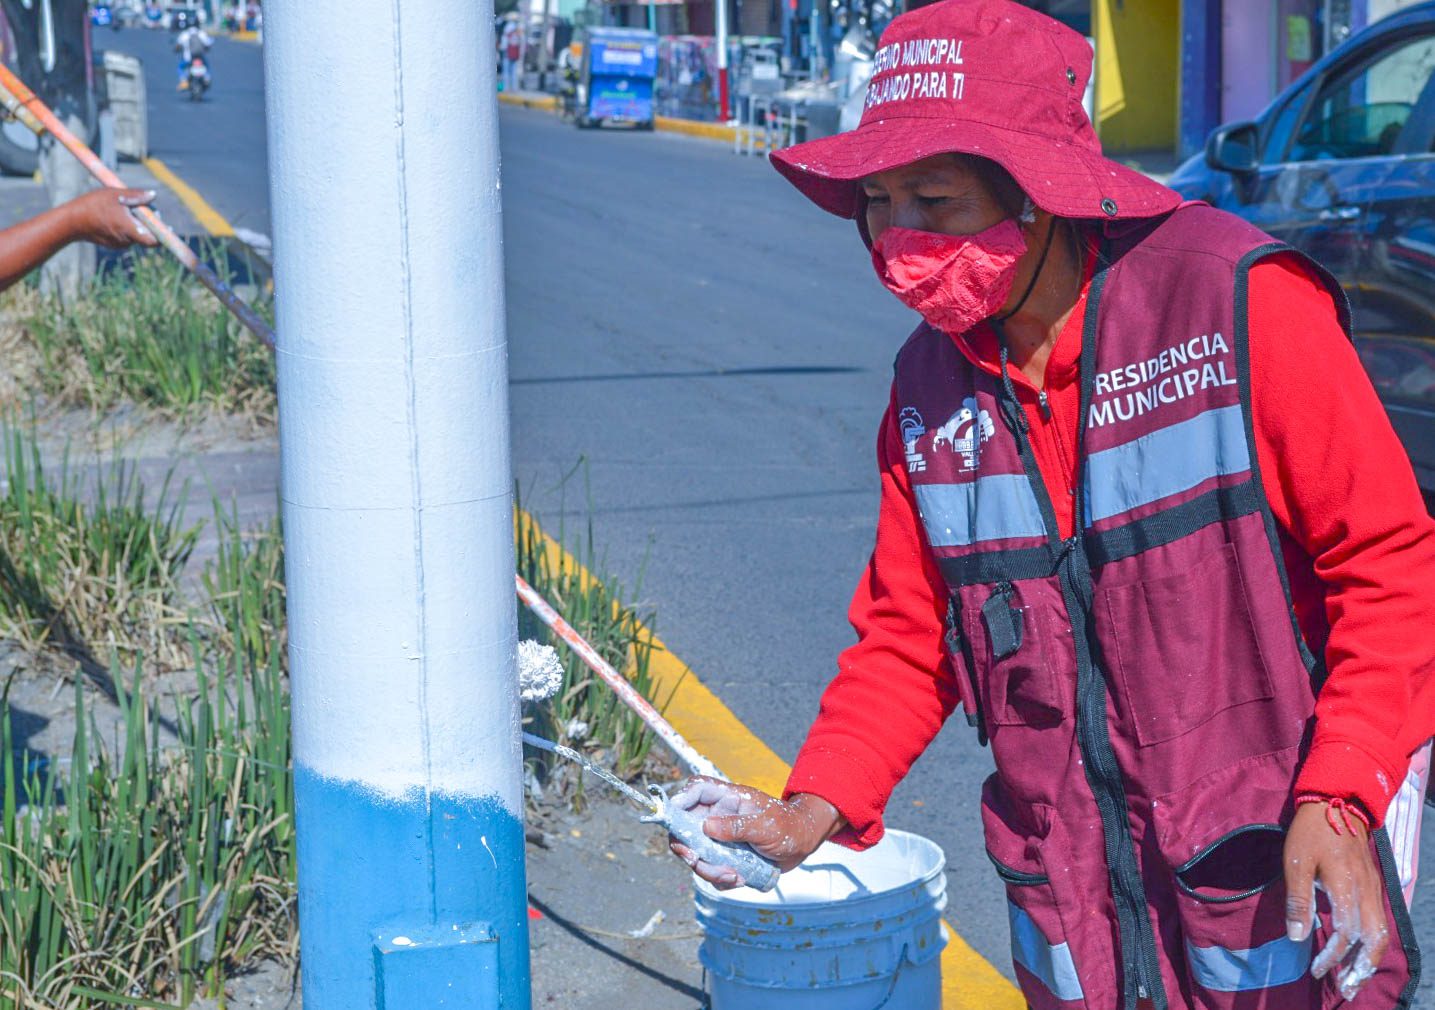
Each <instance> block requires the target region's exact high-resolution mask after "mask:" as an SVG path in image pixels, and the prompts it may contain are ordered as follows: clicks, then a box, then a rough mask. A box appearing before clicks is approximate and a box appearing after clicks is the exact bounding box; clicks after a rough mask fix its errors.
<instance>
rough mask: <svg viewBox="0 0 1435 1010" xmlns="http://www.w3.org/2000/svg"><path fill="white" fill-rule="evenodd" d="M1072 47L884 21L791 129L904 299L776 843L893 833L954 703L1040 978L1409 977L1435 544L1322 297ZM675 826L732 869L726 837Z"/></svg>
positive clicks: (927, 15)
mask: <svg viewBox="0 0 1435 1010" xmlns="http://www.w3.org/2000/svg"><path fill="white" fill-rule="evenodd" d="M1090 66H1091V50H1090V48H1089V46H1088V45H1087V43H1086V42H1085V40H1083V39H1082V38H1081V37H1080V36H1078V35H1077V34H1075V33H1073V32H1071V31H1069V30H1067V29H1065V28H1064V27H1062V26H1061V25H1059V24H1057V23H1056V22H1055V21H1052V20H1050V19H1048V18H1046V17H1045V16H1043V15H1040V14H1037V13H1035V12H1033V11H1031V10H1030V9H1028V8H1025V7H1022V6H1020V5H1018V4H1016V3H1012V2H1008V0H946V2H943V3H938V4H934V5H932V6H928V7H924V8H921V9H918V10H916V11H913V12H912V13H909V14H906V15H904V16H902V17H900V18H898V19H896V20H895V21H894V22H893V23H892V24H891V26H890V27H889V28H888V30H887V31H886V33H885V34H884V35H883V37H882V40H881V44H880V48H879V49H878V51H877V54H876V58H875V73H874V75H873V77H872V81H871V84H870V87H869V89H868V94H867V105H866V111H865V113H864V115H863V117H862V121H861V125H860V126H859V127H858V129H856V130H855V131H852V132H850V133H847V134H843V135H840V136H836V137H830V138H826V139H822V140H816V141H813V142H810V143H806V144H802V145H799V146H797V147H793V148H790V149H788V150H785V151H780V152H777V153H775V154H774V155H773V161H774V163H775V165H776V167H777V168H778V170H779V171H780V172H782V174H783V175H784V176H786V177H787V178H788V179H789V180H790V181H791V182H792V183H793V184H794V185H795V186H797V188H798V189H800V190H801V191H802V192H803V193H804V194H805V195H806V196H808V197H809V198H810V199H811V200H812V201H813V202H815V203H816V204H817V205H818V206H819V207H821V208H823V209H824V210H827V211H829V212H831V213H833V214H836V215H838V216H841V217H848V218H854V219H855V220H856V222H857V228H858V232H859V233H860V235H861V236H862V239H863V241H864V242H865V243H866V244H867V245H868V246H869V247H870V249H871V254H872V262H873V265H874V267H875V268H876V272H877V275H878V277H879V278H880V279H881V281H882V283H883V284H884V285H885V286H886V287H887V288H888V289H889V290H890V291H891V292H892V293H893V294H895V295H896V296H897V297H898V298H900V299H901V300H902V301H903V302H905V303H906V304H907V305H909V306H911V307H912V308H913V309H915V310H916V311H917V312H919V313H920V314H921V316H922V320H923V321H922V324H921V325H920V326H918V327H917V329H916V331H915V332H914V333H913V334H912V335H911V337H910V338H908V340H907V342H906V343H905V344H904V345H903V346H902V348H901V350H900V351H899V352H898V354H897V358H896V363H895V377H894V382H893V387H892V397H891V401H890V404H889V406H888V409H887V413H886V416H885V417H884V419H883V421H882V427H881V433H880V438H879V445H878V461H879V466H880V471H881V510H880V516H879V520H878V526H877V537H876V546H875V550H874V552H873V555H872V559H871V562H870V564H869V567H868V569H867V571H866V573H865V574H864V575H863V577H862V579H861V581H860V583H859V584H858V588H857V591H856V595H855V598H854V600H853V603H852V609H851V618H852V622H853V624H854V626H855V628H856V630H857V632H858V638H859V640H858V642H857V644H856V645H854V646H852V647H851V648H850V649H848V650H847V651H846V652H845V653H844V654H843V655H842V657H841V659H840V662H839V673H838V675H837V677H836V678H835V679H834V680H833V682H832V684H831V685H830V686H829V687H828V689H827V691H826V693H825V694H824V696H823V699H822V706H821V712H820V714H819V716H818V718H817V721H816V723H815V725H814V726H813V727H812V729H811V731H810V733H809V735H808V737H807V740H806V742H805V744H804V745H803V747H802V749H801V751H800V753H799V755H798V757H797V760H796V763H795V766H794V768H793V771H792V775H791V778H790V780H789V782H788V784H787V788H786V792H785V795H784V797H783V798H782V799H780V800H779V799H776V798H773V797H769V796H765V795H764V794H762V793H760V792H758V791H757V790H754V789H751V788H747V787H730V786H725V785H722V784H719V783H715V782H710V781H705V780H695V781H694V782H693V783H691V784H690V785H689V786H688V787H686V788H685V790H684V791H683V793H682V794H681V795H682V802H684V803H685V804H686V805H687V806H689V807H692V808H697V809H699V810H700V811H703V812H706V813H707V814H708V815H709V816H708V818H707V820H706V822H705V829H706V830H707V831H708V833H709V834H711V835H712V836H713V837H715V838H718V839H722V840H738V841H743V842H746V843H748V844H750V845H751V846H753V847H754V848H755V849H757V850H758V851H759V852H761V853H762V854H764V855H766V856H768V857H769V858H770V859H772V860H773V861H775V862H777V863H778V864H779V865H780V866H781V867H782V868H783V869H790V868H792V867H794V866H796V865H797V864H798V863H800V862H801V861H802V860H803V859H804V858H805V857H807V856H808V855H809V854H810V853H812V852H813V851H814V850H815V849H816V848H817V846H818V845H819V844H820V843H822V842H823V841H824V840H826V839H829V838H831V839H833V840H834V841H837V842H839V843H841V844H844V845H849V846H852V847H855V848H862V847H865V846H870V845H872V844H874V843H875V842H876V841H878V839H880V838H881V837H882V832H883V826H882V812H883V808H884V806H885V804H886V802H887V799H888V797H889V796H890V794H891V792H892V790H893V788H894V787H895V785H896V783H897V782H898V780H899V779H901V778H902V776H903V775H904V774H905V773H906V772H907V770H908V769H909V768H910V766H911V764H912V762H913V761H914V760H915V759H916V758H917V756H918V755H919V754H920V753H921V751H922V750H923V749H924V748H925V746H926V745H927V744H928V743H929V742H930V741H931V740H932V738H933V737H934V736H935V735H936V733H937V731H938V730H939V729H940V727H941V726H942V724H943V721H944V720H945V719H946V718H947V716H948V715H949V714H950V713H951V712H952V711H954V710H955V708H956V706H957V705H958V704H959V703H960V704H961V706H962V708H963V709H964V710H965V712H966V714H967V718H968V720H969V721H970V722H971V723H972V724H973V725H974V726H975V727H976V730H977V732H978V733H979V734H980V735H981V737H982V739H983V740H984V741H989V742H990V745H991V750H992V756H993V758H994V759H995V763H996V773H995V774H994V775H992V776H991V777H990V778H989V779H988V780H987V783H986V785H985V787H984V789H983V795H982V820H983V829H984V832H985V841H986V846H987V849H988V851H989V852H990V854H991V856H992V859H993V862H994V863H995V864H996V866H997V869H998V873H999V875H1000V876H1001V877H1002V878H1003V880H1004V881H1005V882H1006V885H1007V896H1008V899H1009V901H1010V904H1011V914H1012V923H1013V934H1014V942H1013V956H1014V961H1015V972H1016V976H1017V978H1018V980H1019V981H1020V983H1021V987H1022V990H1023V992H1024V995H1025V997H1026V999H1027V1001H1028V1002H1029V1003H1030V1004H1031V1006H1033V1007H1035V1008H1038V1010H1043V1008H1050V1007H1091V1008H1102V1010H1104V1008H1110V1007H1122V1008H1125V1010H1136V1008H1146V1007H1151V1008H1156V1010H1164V1008H1167V1007H1203V1008H1204V1007H1211V1008H1235V1007H1240V1008H1250V1010H1256V1008H1280V1010H1284V1008H1310V1007H1332V1006H1335V1005H1340V1004H1342V1003H1343V1001H1346V1000H1350V1001H1351V1003H1350V1005H1352V1006H1356V1007H1369V1008H1387V1007H1391V1006H1397V1005H1399V1006H1405V1005H1408V1001H1409V999H1410V996H1411V994H1412V993H1413V991H1414V989H1415V985H1416V982H1417V978H1416V975H1417V973H1418V963H1419V960H1418V951H1417V949H1416V943H1415V937H1414V935H1413V934H1412V931H1411V927H1410V919H1409V916H1408V914H1407V909H1406V902H1405V899H1404V897H1403V896H1402V890H1401V888H1402V877H1403V878H1404V882H1405V883H1409V881H1410V879H1411V878H1412V877H1413V855H1414V852H1413V848H1414V841H1415V839H1414V838H1413V837H1412V835H1413V833H1414V832H1413V831H1412V830H1409V829H1406V830H1401V831H1399V832H1397V833H1396V837H1392V836H1391V834H1392V833H1391V832H1388V831H1387V830H1385V828H1384V827H1383V826H1384V825H1392V824H1395V823H1396V822H1397V820H1398V822H1399V823H1400V824H1402V825H1409V824H1411V823H1412V822H1414V820H1415V818H1416V817H1417V815H1418V811H1419V805H1420V799H1421V795H1420V794H1421V792H1422V791H1423V789H1422V782H1421V780H1420V773H1419V768H1418V767H1417V768H1416V770H1415V771H1414V772H1412V771H1411V764H1412V755H1414V756H1415V757H1416V758H1417V760H1419V761H1421V762H1423V761H1424V760H1425V759H1426V756H1427V755H1428V750H1427V749H1426V748H1425V744H1426V741H1428V740H1429V739H1430V737H1431V735H1432V732H1435V682H1433V681H1432V673H1435V635H1432V633H1431V628H1432V627H1435V578H1432V576H1435V535H1432V522H1431V519H1430V518H1429V516H1427V515H1426V513H1425V511H1424V508H1423V505H1422V501H1421V497H1420V493H1419V490H1418V489H1417V487H1416V484H1415V480H1414V478H1413V476H1412V473H1411V470H1410V467H1409V465H1408V463H1407V461H1406V457H1405V454H1404V452H1403V451H1402V448H1401V446H1400V443H1399V442H1398V441H1397V439H1396V437H1395V435H1394V433H1393V432H1392V430H1391V428H1390V425H1389V423H1388V421H1387V420H1386V417H1385V414H1384V412H1383V410H1382V408H1381V406H1380V403H1379V402H1378V401H1377V399H1376V397H1375V395H1374V392H1373V391H1372V389H1371V386H1370V385H1369V383H1368V381H1367V380H1366V378H1365V377H1364V373H1363V372H1362V369H1361V367H1360V363H1359V361H1358V360H1357V358H1356V355H1355V352H1354V350H1353V349H1352V346H1351V343H1350V339H1349V333H1348V330H1349V316H1348V313H1347V309H1346V304H1345V300H1344V298H1343V297H1342V294H1341V292H1340V289H1339V288H1338V287H1337V286H1336V284H1335V283H1334V282H1333V281H1332V280H1331V278H1330V277H1329V275H1327V274H1326V273H1325V272H1324V271H1323V270H1322V269H1321V268H1320V267H1318V266H1317V265H1316V264H1314V263H1312V262H1310V261H1309V260H1307V259H1305V258H1304V257H1302V256H1300V255H1298V254H1296V253H1294V252H1291V251H1289V250H1287V249H1285V248H1283V247H1282V246H1280V245H1279V244H1277V243H1275V242H1273V241H1272V240H1271V239H1270V238H1269V237H1268V236H1266V235H1264V234H1262V233H1260V232H1259V231H1257V230H1256V229H1255V228H1253V227H1251V226H1250V225H1248V224H1246V223H1244V222H1242V221H1240V220H1239V219H1237V218H1235V217H1232V216H1230V215H1227V214H1225V213H1222V212H1219V211H1216V210H1213V209H1211V208H1210V207H1207V206H1204V205H1194V204H1192V205H1186V204H1182V202H1181V200H1180V198H1179V197H1178V196H1177V194H1175V193H1174V192H1172V191H1170V190H1168V189H1166V188H1165V187H1163V186H1160V185H1158V184H1157V183H1155V182H1153V181H1151V180H1149V179H1147V178H1145V177H1143V176H1141V175H1139V174H1137V173H1135V172H1132V171H1129V170H1127V169H1125V168H1123V167H1122V166H1120V165H1118V164H1116V163H1114V162H1111V161H1108V160H1106V159H1105V158H1103V157H1102V155H1101V150H1100V145H1099V143H1098V141H1097V139H1096V137H1095V135H1094V133H1093V131H1092V127H1091V124H1090V122H1089V121H1088V119H1087V117H1086V115H1085V113H1084V111H1083V109H1082V104H1081V100H1082V93H1083V90H1084V88H1085V86H1086V81H1087V78H1088V76H1089V73H1090ZM674 850H675V851H676V852H677V854H678V855H679V856H680V857H682V858H684V859H685V860H687V861H688V862H689V864H690V865H692V866H693V867H694V869H695V870H696V871H697V872H698V873H699V874H700V875H701V876H703V877H705V878H706V879H708V880H709V881H711V882H713V883H715V884H716V885H718V886H720V887H729V886H735V885H737V884H738V883H740V878H738V877H737V875H736V874H735V873H734V872H733V871H732V870H731V869H729V868H724V867H720V866H713V865H709V864H707V863H705V862H700V861H698V860H696V859H695V857H694V855H693V853H692V852H691V850H689V849H687V848H685V847H683V846H682V845H681V844H678V843H676V842H674Z"/></svg>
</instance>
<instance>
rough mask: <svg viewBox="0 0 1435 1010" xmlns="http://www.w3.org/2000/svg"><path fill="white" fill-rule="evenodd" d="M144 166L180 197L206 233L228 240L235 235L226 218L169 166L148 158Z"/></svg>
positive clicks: (180, 200) (156, 159)
mask: <svg viewBox="0 0 1435 1010" xmlns="http://www.w3.org/2000/svg"><path fill="white" fill-rule="evenodd" d="M144 166H145V168H147V169H149V170H150V173H151V174H152V175H154V177H155V178H156V179H158V180H159V181H160V182H162V183H164V184H165V185H166V186H167V187H169V189H170V191H171V192H173V193H174V195H175V196H177V197H179V202H180V203H182V204H184V206H185V209H186V210H188V211H189V212H190V214H192V215H193V216H194V219H195V220H196V221H198V222H199V223H200V226H201V227H203V228H204V230H205V231H207V232H209V234H211V235H213V236H214V237H215V238H227V237H229V236H232V235H233V234H234V228H233V227H231V225H230V224H229V222H228V221H226V220H225V219H224V216H223V215H221V214H220V213H219V211H217V210H215V209H214V208H213V207H211V206H210V205H209V203H208V201H206V200H205V199H204V197H202V196H200V195H199V193H197V192H196V191H195V190H194V188H193V187H191V186H190V185H189V183H187V182H185V181H184V180H183V179H181V178H180V177H179V176H177V175H175V174H174V173H173V172H171V171H170V169H169V166H168V165H166V164H165V163H164V162H162V161H160V160H159V159H158V158H146V159H145V161H144Z"/></svg>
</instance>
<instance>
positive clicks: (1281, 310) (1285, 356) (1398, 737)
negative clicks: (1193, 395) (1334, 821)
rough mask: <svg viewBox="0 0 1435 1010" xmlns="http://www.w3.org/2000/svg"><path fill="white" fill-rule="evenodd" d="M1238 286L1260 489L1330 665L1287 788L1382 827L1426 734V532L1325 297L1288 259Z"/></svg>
mask: <svg viewBox="0 0 1435 1010" xmlns="http://www.w3.org/2000/svg"><path fill="white" fill-rule="evenodd" d="M1250 293H1251V298H1250V316H1249V322H1250V348H1251V395H1252V421H1253V426H1254V429H1255V438H1256V453H1257V458H1258V459H1259V461H1260V465H1261V475H1262V482H1263V484H1264V487H1265V492H1266V497H1267V499H1268V500H1269V501H1270V503H1271V509H1272V511H1273V513H1274V515H1275V518H1276V521H1277V524H1278V525H1279V527H1280V529H1281V531H1282V541H1283V543H1282V547H1283V551H1284V553H1285V556H1286V557H1285V560H1286V568H1287V571H1288V572H1289V573H1290V575H1291V581H1292V590H1293V596H1294V597H1295V600H1296V616H1297V618H1298V620H1299V622H1300V624H1301V626H1302V628H1303V629H1304V630H1305V632H1306V638H1307V641H1308V642H1309V643H1310V645H1311V648H1312V649H1313V650H1314V651H1315V652H1316V654H1317V655H1320V654H1321V650H1322V647H1323V649H1324V656H1325V661H1326V665H1327V668H1328V671H1329V675H1328V679H1327V680H1326V682H1325V686H1324V688H1323V689H1322V690H1321V693H1320V697H1319V698H1318V699H1317V702H1316V725H1315V735H1314V739H1313V741H1312V744H1311V750H1310V753H1309V755H1308V757H1307V759H1306V762H1305V765H1304V767H1303V768H1302V770H1301V774H1300V777H1299V779H1298V781H1297V783H1296V790H1297V792H1299V793H1314V794H1319V795H1323V796H1329V797H1332V798H1336V797H1338V798H1341V799H1347V800H1357V801H1359V802H1360V804H1361V805H1362V806H1363V807H1364V808H1365V809H1366V810H1367V811H1368V812H1369V813H1370V815H1371V816H1372V817H1373V818H1374V819H1375V822H1376V823H1380V822H1381V821H1383V820H1384V817H1385V812H1386V808H1387V807H1388V806H1389V804H1390V801H1391V799H1392V798H1393V797H1394V795H1395V791H1396V790H1398V789H1399V787H1400V783H1401V782H1402V781H1403V779H1404V778H1405V775H1406V771H1407V768H1408V765H1409V757H1410V754H1411V753H1412V752H1413V751H1414V750H1416V749H1417V748H1418V747H1419V746H1420V745H1421V744H1422V743H1424V741H1425V740H1427V739H1429V738H1430V736H1431V735H1432V733H1435V634H1432V633H1431V629H1432V628H1435V523H1432V520H1431V518H1430V516H1429V515H1428V514H1427V512H1426V510H1425V506H1424V503H1423V501H1422V499H1421V494H1420V490H1419V488H1418V487H1417V486H1416V483H1415V477H1414V474H1413V473H1412V471H1411V468H1410V463H1409V460H1408V458H1407V456H1406V453H1405V450H1404V448H1403V447H1402V446H1401V444H1400V441H1399V439H1398V438H1397V437H1396V435H1395V432H1394V430H1393V429H1392V428H1391V425H1390V421H1389V419H1388V418H1387V417H1386V415H1385V410H1384V407H1383V406H1382V405H1381V403H1380V401H1379V399H1378V398H1377V397H1376V394H1375V390H1374V388H1373V387H1372V386H1371V384H1370V381H1369V379H1368V378H1367V376H1366V373H1365V370H1364V368H1363V367H1362V366H1361V363H1360V359H1359V358H1358V356H1357V355H1356V351H1355V348H1354V347H1352V346H1351V343H1350V341H1349V340H1348V339H1346V336H1345V334H1344V332H1343V331H1342V330H1341V328H1340V325H1339V323H1338V322H1337V319H1336V315H1335V311H1334V305H1333V302H1332V300H1331V298H1330V295H1329V293H1327V292H1326V290H1325V289H1324V287H1323V286H1321V285H1320V283H1319V282H1318V281H1316V280H1315V279H1314V278H1313V277H1312V276H1311V275H1310V274H1309V272H1308V271H1307V269H1306V268H1305V267H1304V266H1303V265H1302V264H1301V263H1300V261H1298V260H1295V259H1294V258H1292V257H1283V258H1278V259H1275V260H1273V261H1268V262H1266V263H1262V264H1259V265H1257V266H1256V267H1255V268H1254V269H1253V270H1252V271H1251V279H1250ZM1303 589H1304V590H1305V591H1304V592H1302V590H1303Z"/></svg>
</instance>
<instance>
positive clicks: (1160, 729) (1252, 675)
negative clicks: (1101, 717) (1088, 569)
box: [1102, 543, 1274, 746]
mask: <svg viewBox="0 0 1435 1010" xmlns="http://www.w3.org/2000/svg"><path fill="white" fill-rule="evenodd" d="M1102 595H1103V596H1104V598H1105V603H1106V609H1107V614H1108V616H1109V618H1110V621H1111V637H1112V639H1113V641H1114V644H1115V648H1114V650H1113V651H1114V653H1115V655H1114V656H1112V657H1110V658H1111V659H1113V660H1114V663H1113V666H1114V672H1115V674H1116V679H1117V682H1118V690H1119V693H1120V697H1121V701H1122V703H1123V707H1124V708H1125V712H1124V715H1125V718H1126V720H1127V722H1128V723H1129V725H1131V727H1132V728H1133V730H1134V731H1135V734H1136V739H1137V741H1138V742H1139V743H1140V744H1141V745H1142V746H1150V745H1152V744H1157V743H1161V742H1163V741H1166V740H1172V739H1175V738H1176V737H1178V736H1181V735H1183V734H1185V733H1188V732H1190V731H1191V730H1193V729H1195V728H1197V727H1198V726H1201V725H1202V724H1204V723H1206V722H1208V721H1209V720H1210V719H1212V718H1213V717H1214V716H1216V715H1217V714H1218V713H1220V712H1224V711H1226V710H1227V709H1230V708H1234V707H1235V706H1237V705H1244V704H1246V703H1247V702H1253V701H1263V700H1265V699H1268V698H1270V697H1272V695H1273V694H1274V692H1273V690H1272V688H1271V678H1270V674H1269V673H1268V672H1267V671H1266V666H1265V662H1264V661H1263V659H1262V658H1261V650H1260V645H1259V644H1258V643H1257V640H1256V633H1255V626H1254V624H1253V622H1252V620H1251V610H1250V604H1249V603H1248V601H1247V598H1246V590H1245V583H1244V582H1243V580H1242V578H1241V569H1240V561H1239V559H1238V558H1237V557H1236V549H1235V546H1234V545H1233V544H1229V543H1228V544H1223V545H1222V546H1221V547H1220V548H1219V549H1218V550H1216V551H1213V552H1212V553H1210V554H1207V555H1206V556H1205V557H1203V558H1201V559H1200V560H1199V561H1197V562H1196V563H1195V564H1193V565H1190V566H1187V567H1185V568H1183V569H1182V570H1181V571H1179V572H1176V573H1175V574H1173V575H1167V576H1164V577H1161V578H1153V579H1147V580H1145V581H1142V582H1135V583H1130V584H1127V585H1121V586H1115V587H1113V588H1111V589H1107V590H1105V591H1104V592H1103V594H1102Z"/></svg>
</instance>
